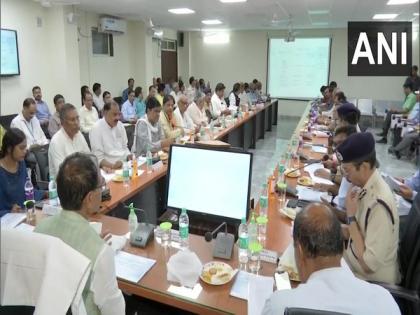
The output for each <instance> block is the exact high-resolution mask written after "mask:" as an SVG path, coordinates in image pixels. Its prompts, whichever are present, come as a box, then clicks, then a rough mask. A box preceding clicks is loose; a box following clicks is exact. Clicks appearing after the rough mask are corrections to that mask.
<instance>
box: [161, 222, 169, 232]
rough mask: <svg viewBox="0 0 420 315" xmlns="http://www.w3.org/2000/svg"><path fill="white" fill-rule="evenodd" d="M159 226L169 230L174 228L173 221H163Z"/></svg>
mask: <svg viewBox="0 0 420 315" xmlns="http://www.w3.org/2000/svg"><path fill="white" fill-rule="evenodd" d="M159 226H160V228H161V229H162V230H163V231H167V230H170V229H171V228H172V223H171V222H162V223H161V224H160V225H159Z"/></svg>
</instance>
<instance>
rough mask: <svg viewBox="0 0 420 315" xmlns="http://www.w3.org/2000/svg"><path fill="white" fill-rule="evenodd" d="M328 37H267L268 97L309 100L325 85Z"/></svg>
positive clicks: (327, 64)
mask: <svg viewBox="0 0 420 315" xmlns="http://www.w3.org/2000/svg"><path fill="white" fill-rule="evenodd" d="M330 43H331V40H330V38H296V39H295V41H293V42H285V40H284V38H270V39H269V43H268V76H267V77H268V78H267V92H268V93H269V94H270V95H271V97H279V98H287V99H312V98H314V97H316V96H319V95H320V92H319V89H320V87H321V86H322V85H327V84H328V81H329V68H330Z"/></svg>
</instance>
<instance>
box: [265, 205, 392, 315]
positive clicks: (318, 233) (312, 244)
mask: <svg viewBox="0 0 420 315" xmlns="http://www.w3.org/2000/svg"><path fill="white" fill-rule="evenodd" d="M343 244H344V242H343V235H342V232H341V225H340V222H339V221H338V219H337V217H336V215H335V214H334V213H333V212H332V211H331V210H330V209H328V207H327V206H325V205H321V204H318V203H313V204H310V205H309V206H308V207H306V208H305V209H303V210H302V211H301V212H300V213H298V215H297V216H296V219H295V222H294V226H293V248H294V257H295V260H296V266H297V269H298V273H299V277H300V280H301V283H300V284H299V286H298V287H297V288H295V289H290V290H279V291H276V292H275V293H273V294H272V296H271V297H270V298H269V299H268V300H267V301H266V303H265V307H264V311H263V314H264V315H274V314H283V313H284V310H285V308H287V307H290V308H291V307H300V308H307V309H313V310H323V311H334V312H341V313H345V314H381V315H398V314H400V310H399V308H398V305H397V303H395V301H394V299H393V297H392V296H391V294H390V293H389V292H388V291H387V290H385V289H384V288H382V287H380V286H378V285H375V284H371V283H368V282H366V281H364V280H361V279H358V278H356V277H355V276H354V275H353V273H352V272H351V271H350V270H349V268H347V267H344V266H341V258H342V253H343V246H344V245H343Z"/></svg>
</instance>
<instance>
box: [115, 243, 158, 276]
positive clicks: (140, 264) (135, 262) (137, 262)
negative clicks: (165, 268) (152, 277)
mask: <svg viewBox="0 0 420 315" xmlns="http://www.w3.org/2000/svg"><path fill="white" fill-rule="evenodd" d="M155 263H156V260H154V259H150V258H145V257H142V256H137V255H133V254H130V253H127V252H122V251H119V252H118V253H117V254H116V255H115V271H116V274H117V277H118V278H121V279H124V280H128V281H131V282H138V281H140V279H141V278H143V276H144V275H145V274H146V272H148V271H149V270H150V268H152V267H153V265H154V264H155Z"/></svg>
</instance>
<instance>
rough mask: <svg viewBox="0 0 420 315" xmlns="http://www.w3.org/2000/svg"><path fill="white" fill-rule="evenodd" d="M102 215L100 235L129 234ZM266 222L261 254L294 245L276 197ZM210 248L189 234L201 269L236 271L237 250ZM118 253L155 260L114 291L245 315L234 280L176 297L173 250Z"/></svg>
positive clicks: (124, 225) (269, 267)
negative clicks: (170, 268)
mask: <svg viewBox="0 0 420 315" xmlns="http://www.w3.org/2000/svg"><path fill="white" fill-rule="evenodd" d="M308 110H309V104H308V108H307V109H306V110H305V112H304V114H303V115H302V118H301V120H300V122H299V123H298V125H297V127H296V130H295V134H299V132H300V130H301V128H302V127H303V125H304V123H305V120H306V116H307V114H308ZM312 143H313V144H323V145H326V144H327V139H326V138H316V137H313V138H312ZM301 152H302V153H303V154H305V155H307V156H309V157H310V158H314V159H320V158H321V157H322V156H321V154H319V153H315V152H311V151H310V149H308V148H303V149H302V150H301ZM164 172H165V168H162V169H159V170H158V171H157V172H156V173H152V174H146V176H144V177H143V178H137V179H136V180H138V181H139V182H138V183H137V184H138V185H147V184H148V182H149V181H152V180H154V177H155V176H164ZM275 172H276V170H273V174H275ZM301 173H302V175H307V174H306V173H305V172H304V171H303V172H301ZM286 182H287V185H288V186H290V187H295V186H296V185H297V179H296V178H286ZM121 186H122V185H121ZM117 191H118V194H115V195H114V197H113V199H114V200H116V198H117V197H118V196H119V197H120V198H121V199H123V198H125V195H124V192H123V191H120V190H118V189H117ZM132 193H135V192H132ZM111 201H112V200H111ZM111 201H110V202H108V204H107V205H108V207H111V206H112V202H111ZM115 202H117V201H115ZM256 211H257V212H258V206H257V207H256ZM105 212H106V211H103V209H102V211H101V212H99V213H97V214H95V215H93V216H92V217H91V218H90V221H96V222H101V223H102V231H103V232H104V231H109V232H110V233H112V234H115V235H126V234H127V232H128V231H129V228H128V221H127V220H124V219H120V218H116V217H112V216H108V215H106V214H105ZM267 216H268V223H267V234H266V241H265V243H264V249H267V250H271V251H275V252H276V253H277V254H278V255H279V256H280V255H281V254H282V253H283V252H284V250H285V249H286V248H287V246H288V245H289V244H290V242H291V241H292V230H291V227H292V221H291V219H289V218H288V217H286V216H285V215H284V214H282V213H281V212H280V202H279V199H278V195H277V193H275V192H270V193H269V203H268V213H267ZM43 217H44V215H42V214H41V213H40V211H38V213H37V221H38V220H42V218H43ZM212 246H213V244H212V243H211V242H210V243H209V242H206V241H205V239H204V237H203V236H199V235H194V234H190V237H189V247H190V249H191V250H192V251H193V252H195V253H196V254H197V256H198V257H199V259H200V261H201V262H202V264H203V265H204V264H205V263H207V262H210V261H224V262H226V263H227V264H229V265H230V266H231V267H232V268H234V269H235V268H238V248H237V245H235V246H234V249H233V253H232V258H231V259H230V260H223V259H217V258H213V257H212ZM122 250H123V251H126V252H129V253H131V254H134V255H140V256H143V257H147V258H150V259H154V260H156V263H155V264H154V265H153V267H152V268H151V269H150V270H149V271H148V272H147V273H146V274H145V275H144V276H143V278H141V279H140V281H138V282H137V283H134V282H130V281H127V280H124V279H118V285H119V287H120V288H121V290H123V291H124V292H126V293H129V294H133V295H136V296H140V297H143V298H147V299H150V300H153V301H156V302H159V303H163V304H167V305H171V306H173V307H177V308H179V309H181V310H186V311H189V312H192V313H197V314H247V307H248V306H247V301H246V300H242V299H239V298H236V297H233V296H231V295H230V291H231V288H232V285H233V283H234V281H235V279H232V280H231V281H230V282H229V283H227V284H224V285H220V286H213V285H209V284H206V283H204V282H203V281H201V280H199V282H198V283H197V285H196V286H195V288H194V291H193V292H196V293H197V292H198V295H197V296H192V295H190V294H191V293H192V292H191V291H188V290H186V291H187V293H188V294H184V293H179V291H177V292H176V290H177V289H179V288H180V287H179V284H176V283H171V282H169V281H168V280H167V265H166V264H167V262H168V260H169V258H170V257H171V256H172V255H173V254H175V253H176V252H177V251H178V249H177V246H173V247H172V246H169V247H163V246H161V245H160V244H159V243H158V242H157V241H156V240H155V239H153V240H151V241H150V243H149V244H148V245H147V246H146V247H145V248H138V247H133V246H131V245H130V244H129V242H127V243H126V244H125V246H124V247H123V248H122ZM276 267H277V264H274V263H268V262H264V261H261V269H260V270H259V272H258V274H259V275H263V276H273V275H274V273H275V270H276ZM296 285H297V283H292V286H296ZM183 289H185V288H183Z"/></svg>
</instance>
